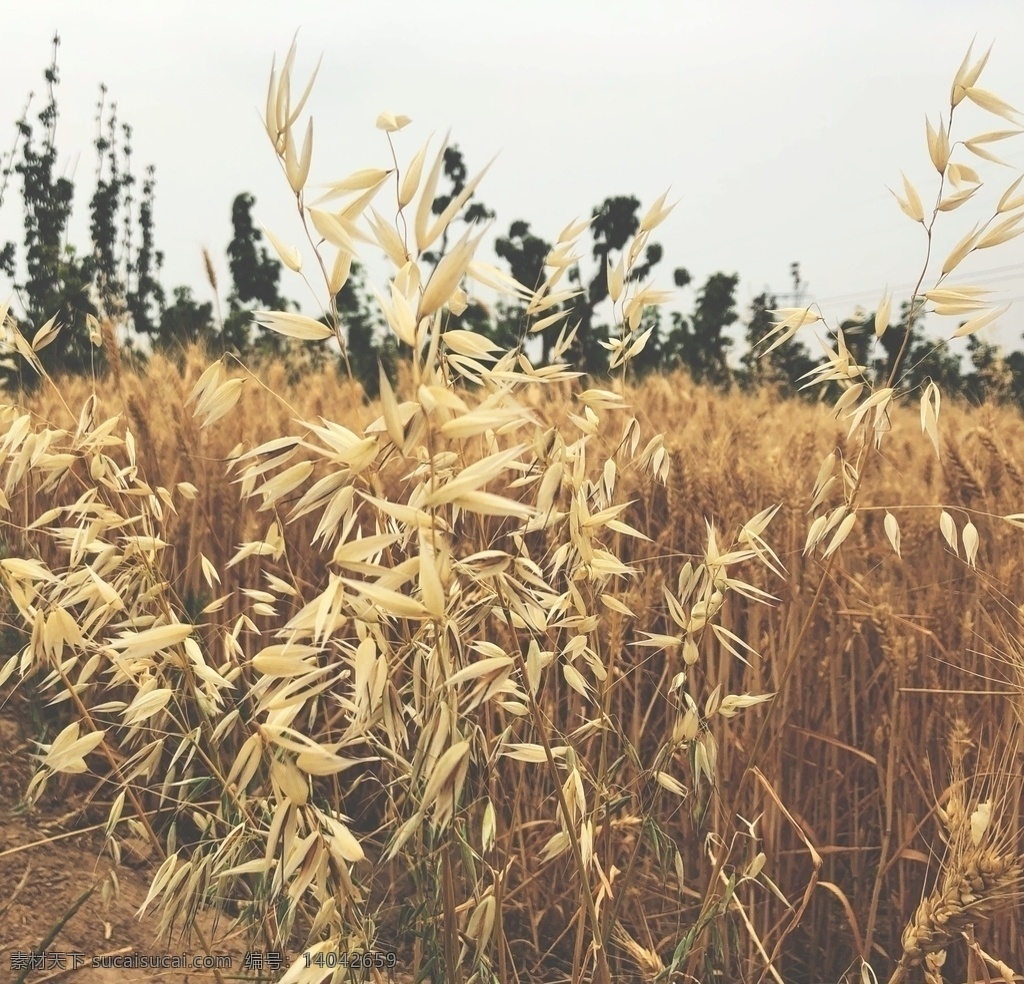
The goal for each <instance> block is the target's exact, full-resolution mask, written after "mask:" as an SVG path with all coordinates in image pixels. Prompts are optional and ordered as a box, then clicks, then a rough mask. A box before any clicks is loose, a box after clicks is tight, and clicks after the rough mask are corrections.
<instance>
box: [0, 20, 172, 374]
mask: <svg viewBox="0 0 1024 984" xmlns="http://www.w3.org/2000/svg"><path fill="white" fill-rule="evenodd" d="M59 46H60V37H59V35H55V36H54V38H53V55H52V61H51V64H50V65H49V67H48V68H47V69H46V71H45V73H44V78H45V80H46V91H47V102H46V105H45V106H44V107H43V109H42V111H41V112H40V113H39V114H38V116H37V119H38V122H39V124H40V127H41V143H40V145H39V146H38V147H37V146H36V143H35V139H34V137H35V131H34V129H33V126H32V125H31V124H30V123H29V122H28V119H27V115H28V113H27V108H26V112H25V114H23V116H22V118H21V119H20V120H19V121H18V122H17V124H16V126H17V131H18V138H19V140H20V142H21V160H20V161H19V162H18V163H14V154H15V152H16V150H17V146H16V147H15V151H12V153H11V160H10V162H8V163H7V165H6V166H5V167H4V169H3V178H4V183H3V185H2V186H0V205H2V204H3V193H4V191H5V190H6V183H7V180H8V179H9V177H10V175H11V174H17V175H18V176H19V177H20V178H21V182H22V203H23V217H24V240H23V244H24V264H23V266H24V271H25V277H24V279H23V280H21V281H20V282H19V281H18V280H17V276H18V261H17V252H16V249H15V246H14V244H13V243H7V244H6V245H5V246H4V248H3V250H2V251H0V269H2V271H3V272H4V273H5V274H6V275H7V276H8V277H10V278H11V280H12V281H14V286H15V290H16V294H17V296H18V300H19V304H20V305H21V308H22V311H23V320H24V321H25V322H27V325H28V330H27V331H26V334H33V333H34V330H35V329H37V328H38V327H40V326H41V325H42V324H43V323H45V322H46V321H48V320H49V319H51V318H55V319H56V322H57V323H58V324H60V325H61V326H62V330H61V331H60V333H59V334H58V335H57V336H56V339H55V340H54V342H53V343H52V344H50V345H49V346H48V347H46V348H45V349H43V350H42V351H41V352H40V353H39V355H40V359H41V361H42V363H43V365H44V367H45V368H46V369H47V371H50V372H59V371H64V372H85V371H88V370H90V369H92V368H99V367H101V366H102V365H103V356H102V352H101V351H100V350H98V349H96V348H95V347H94V346H92V345H91V343H90V341H89V336H88V332H87V330H86V318H87V316H94V317H97V316H101V315H103V316H108V317H111V318H113V319H122V318H123V317H124V316H125V315H126V314H131V315H132V316H137V317H138V318H139V320H140V321H144V319H145V318H146V317H147V316H148V314H149V311H150V309H151V307H152V306H153V305H154V304H155V305H157V306H159V305H161V304H162V303H163V295H162V292H161V291H160V289H159V285H158V284H157V282H156V280H155V278H154V277H153V275H152V264H153V263H154V262H155V263H156V265H157V266H159V264H160V262H161V261H162V255H161V254H160V253H159V252H156V251H155V250H154V248H153V235H152V191H153V185H154V179H153V169H152V168H149V169H148V170H147V175H148V179H147V182H146V184H145V186H144V189H143V200H142V205H141V208H140V218H139V225H140V227H141V230H142V247H141V248H139V249H138V250H137V251H136V252H135V255H134V256H133V249H134V248H135V247H134V235H133V232H134V223H133V219H132V211H131V206H132V196H131V188H132V185H133V184H134V180H135V179H134V177H133V176H132V173H131V142H130V141H131V127H129V126H127V125H123V126H121V127H118V123H117V107H116V104H112V105H111V108H110V114H109V119H108V121H107V124H106V136H104V132H103V131H104V122H103V117H104V110H105V96H106V88H105V87H104V86H101V87H100V100H99V103H98V108H97V129H98V132H97V137H96V140H95V142H94V145H95V147H96V151H97V170H96V190H95V192H94V194H93V196H92V199H91V201H90V218H91V221H90V234H91V239H92V243H91V249H90V251H89V252H88V253H86V254H83V255H79V254H78V252H77V251H76V250H75V248H74V247H73V246H72V245H70V244H69V243H67V241H66V239H67V227H68V221H69V219H70V216H71V209H72V205H73V201H74V184H73V182H72V181H71V180H70V179H69V178H66V177H57V176H56V175H55V167H56V161H57V148H56V142H55V140H56V125H57V119H58V109H57V101H56V87H57V85H58V83H59V73H58V68H57V49H58V48H59ZM30 101H31V97H30ZM119 132H120V134H121V138H122V143H121V144H120V145H119V143H118V133H119ZM119 152H120V155H121V158H122V160H120V161H119V158H118V154H119ZM119 228H120V232H121V234H122V239H121V242H120V244H119V243H118V232H119ZM23 369H24V364H23V362H22V361H21V360H18V362H17V368H16V369H15V370H14V371H13V373H8V381H9V382H13V381H14V379H15V377H17V379H18V381H19V382H20V383H21V384H22V385H25V386H31V385H34V383H35V382H36V380H35V377H34V375H33V374H32V373H31V372H29V373H28V374H26V373H25V372H24V371H23Z"/></svg>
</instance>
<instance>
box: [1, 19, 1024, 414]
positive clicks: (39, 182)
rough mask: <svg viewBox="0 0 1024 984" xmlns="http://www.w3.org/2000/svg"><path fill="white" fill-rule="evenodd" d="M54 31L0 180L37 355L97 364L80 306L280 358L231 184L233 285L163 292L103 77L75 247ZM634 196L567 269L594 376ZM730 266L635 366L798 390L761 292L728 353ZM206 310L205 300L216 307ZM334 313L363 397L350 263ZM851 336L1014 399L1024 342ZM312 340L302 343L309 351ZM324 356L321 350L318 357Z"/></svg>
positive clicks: (131, 349) (875, 352)
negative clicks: (52, 322) (964, 355)
mask: <svg viewBox="0 0 1024 984" xmlns="http://www.w3.org/2000/svg"><path fill="white" fill-rule="evenodd" d="M59 44H60V39H59V37H54V39H53V60H52V62H51V65H50V66H49V68H48V69H47V70H46V72H45V80H46V94H47V101H46V105H45V106H44V108H43V109H42V111H41V112H39V113H38V115H37V120H38V131H37V129H36V128H34V127H33V125H31V124H30V123H29V122H28V110H27V108H26V111H25V113H24V114H23V117H22V119H21V120H19V121H18V123H17V129H18V144H20V160H16V155H17V151H18V144H16V147H15V150H14V151H12V152H11V155H10V159H9V160H6V161H5V162H4V165H5V166H4V167H3V172H2V178H0V207H2V205H3V200H4V195H5V192H6V191H7V188H8V184H9V181H10V179H11V177H12V175H17V176H18V177H19V178H20V180H21V186H22V187H21V192H22V201H23V214H24V239H23V252H22V263H21V264H20V269H21V271H23V276H21V277H20V279H19V263H18V251H17V249H16V247H15V245H14V243H11V242H8V243H6V244H4V245H2V247H0V271H2V272H3V273H4V274H5V275H6V276H7V277H8V278H9V279H10V280H11V281H12V282H13V283H14V284H15V290H16V295H17V298H18V302H19V304H20V306H21V308H22V314H23V320H24V322H26V323H27V324H28V325H31V326H34V327H39V326H40V325H42V324H44V323H45V322H46V321H47V320H49V319H50V318H51V317H53V316H54V315H56V317H57V320H58V321H59V322H60V323H61V324H63V325H65V326H67V327H66V328H65V330H63V331H62V332H61V333H60V335H59V336H58V337H57V340H56V341H55V342H54V343H53V344H52V345H50V346H49V347H48V348H46V349H44V350H43V351H42V353H41V357H42V358H43V361H44V364H45V365H47V368H48V369H50V370H52V371H57V372H59V371H64V372H71V373H82V372H89V371H96V370H102V368H103V362H104V356H103V352H102V350H101V349H97V348H96V347H95V346H93V345H91V344H90V342H89V338H88V333H87V332H86V331H85V327H84V326H85V323H86V318H87V316H89V315H92V316H94V317H99V316H100V315H105V316H108V317H111V318H113V319H115V320H117V321H118V322H120V323H125V324H128V325H129V326H130V328H131V331H130V333H129V336H128V337H127V338H126V339H122V344H123V345H124V346H125V348H126V350H127V353H126V354H131V355H133V356H134V357H135V358H137V359H139V360H144V359H145V353H146V352H147V351H149V350H164V351H173V350H175V349H178V348H182V347H184V346H185V345H187V344H189V343H192V342H202V343H204V344H205V345H206V346H207V347H208V348H209V349H210V350H211V351H212V352H215V353H222V352H227V351H231V352H234V353H236V354H237V355H239V356H242V357H246V358H250V359H258V358H260V357H262V356H274V357H278V358H280V357H281V356H282V355H284V349H283V345H284V340H283V339H282V338H281V336H279V335H276V334H274V333H272V332H260V333H254V332H253V330H252V328H251V312H252V311H253V310H254V309H258V308H268V309H275V310H288V309H297V307H298V306H297V305H296V304H295V303H294V302H292V301H290V300H289V299H287V298H285V297H283V296H282V295H281V293H280V286H279V281H280V274H281V264H280V262H279V261H278V260H277V259H276V258H275V257H274V256H272V255H271V254H270V252H268V250H267V248H266V246H265V245H264V243H263V236H262V234H261V232H260V230H259V229H258V228H257V226H256V225H255V223H254V222H253V214H252V213H253V206H254V204H255V200H254V198H253V197H252V195H250V194H247V193H242V194H239V195H238V196H237V197H236V198H235V200H234V202H233V203H232V206H231V223H232V230H233V234H232V238H231V241H230V243H229V244H228V247H227V261H228V269H229V271H230V274H231V280H232V284H231V289H230V292H229V294H228V298H227V313H226V314H224V313H223V312H222V311H221V309H220V305H219V300H217V298H218V297H219V284H218V282H217V277H216V272H215V267H214V264H213V262H212V258H211V257H209V255H207V256H206V257H205V259H206V269H207V275H208V280H209V282H210V288H211V290H212V293H213V296H214V299H215V303H214V302H201V301H199V300H198V299H197V297H196V294H195V292H194V291H193V290H192V288H191V287H188V286H178V287H175V288H174V289H173V290H172V292H171V300H170V301H168V298H167V296H166V294H165V292H164V290H163V288H162V286H161V284H160V271H161V269H162V265H163V259H164V255H163V253H162V252H161V251H159V250H157V249H156V247H155V238H154V232H153V217H154V190H155V184H156V182H155V170H154V168H153V167H152V165H150V166H149V167H147V168H146V170H145V179H144V180H143V182H142V187H141V193H137V192H136V178H135V176H134V174H133V171H132V163H133V162H132V147H131V138H132V130H131V127H130V126H129V125H128V124H124V123H119V121H118V119H117V106H116V104H113V103H112V104H110V105H109V107H108V105H107V98H106V97H107V92H106V89H105V87H103V86H101V87H100V97H99V100H98V103H97V112H96V128H97V130H96V138H95V141H94V144H95V149H96V155H97V163H96V189H95V192H94V193H93V196H92V198H91V200H90V202H89V212H90V219H91V221H90V238H91V246H90V249H89V250H88V251H85V252H81V253H79V252H78V251H77V250H76V249H75V248H74V247H73V246H72V245H70V244H68V242H67V232H68V223H69V219H70V216H71V209H72V205H73V199H74V185H73V183H72V181H71V180H70V179H68V178H66V177H58V176H56V174H55V165H56V160H57V150H56V146H55V133H56V122H57V115H58V113H57V102H56V86H57V84H58V70H57V57H56V56H57V49H58V47H59ZM37 141H38V144H37ZM444 176H445V179H446V182H447V187H446V188H445V189H444V190H443V192H442V193H441V194H439V195H438V196H437V198H436V199H435V201H434V202H433V211H434V214H436V215H440V214H441V212H442V211H443V210H444V209H445V207H446V206H447V205H448V203H449V202H450V201H451V200H452V198H453V197H454V196H457V195H458V194H460V192H462V190H463V189H464V187H465V184H466V180H467V169H466V164H465V160H464V158H463V155H462V153H461V152H460V151H459V149H458V148H457V147H450V148H449V149H448V150H447V151H446V153H445V157H444ZM470 202H471V207H470V209H469V210H468V212H467V215H466V220H467V221H469V222H482V221H487V220H490V219H493V218H494V212H493V211H492V210H491V209H489V208H488V207H487V206H486V205H485V204H483V203H482V202H480V201H479V200H478V199H474V198H471V199H470ZM639 209H640V202H639V201H638V200H637V199H636V198H634V197H632V196H616V197H611V198H607V199H605V200H604V201H603V202H602V203H601V204H600V205H598V206H596V207H595V208H594V209H593V211H592V218H593V222H592V225H591V234H592V239H593V247H592V257H591V259H592V264H591V265H590V266H589V269H588V270H585V269H584V268H583V267H582V266H581V265H580V264H577V265H576V266H575V267H574V268H573V269H572V271H571V272H570V279H571V282H572V283H573V285H574V286H575V287H576V289H577V291H578V295H577V297H576V298H575V299H574V300H573V301H572V302H571V310H570V312H569V316H568V323H569V324H570V325H577V324H578V325H579V328H578V331H577V334H576V338H575V342H574V345H573V348H571V349H570V351H569V352H568V353H567V358H569V359H570V360H571V361H572V362H573V363H574V364H576V365H578V366H580V367H581V368H583V369H584V370H585V371H587V372H588V373H591V374H594V375H601V374H602V373H604V372H605V371H606V370H607V364H608V363H607V349H606V348H605V347H604V346H603V345H602V342H606V341H607V339H608V336H609V331H610V330H611V328H610V325H609V324H608V321H607V319H606V318H605V317H604V312H605V311H606V309H607V307H608V305H607V304H606V302H607V300H608V287H607V276H606V273H605V271H606V269H607V264H608V262H609V261H611V262H614V261H615V260H616V259H617V257H618V255H619V253H620V252H621V250H622V249H623V248H624V247H625V245H626V243H627V242H628V241H629V240H630V237H631V236H632V235H633V234H634V233H635V232H636V231H637V228H638V226H639V223H640V216H639V214H638V213H639ZM446 247H447V242H446V241H443V242H442V243H441V244H440V245H439V248H438V250H437V252H436V253H434V254H432V255H428V256H427V257H426V259H427V261H428V263H433V264H435V265H436V263H437V262H439V260H440V258H441V256H442V255H443V254H444V251H445V249H446ZM494 249H495V252H496V254H497V255H498V257H499V258H500V259H501V260H503V261H504V262H505V263H506V264H507V265H508V268H509V271H510V273H511V274H512V276H513V277H515V278H516V279H517V280H519V281H520V282H521V283H523V284H526V285H528V286H534V285H536V284H537V283H539V282H540V281H541V280H542V279H543V265H544V260H545V257H546V256H547V255H548V253H549V251H550V249H551V244H550V243H547V242H545V241H544V240H543V239H542V238H540V237H538V236H537V235H535V234H534V233H533V232H532V231H531V229H530V225H529V223H528V222H526V221H524V220H516V221H514V222H513V223H512V224H511V226H510V227H509V231H508V234H507V235H505V236H502V237H499V238H498V239H497V240H496V242H495V244H494ZM663 258H664V251H663V249H662V247H661V245H660V244H658V243H650V244H648V246H647V248H646V252H645V255H644V258H643V262H642V263H640V264H638V266H637V267H636V269H635V270H634V274H633V276H634V278H635V279H636V280H637V281H646V280H647V279H648V278H650V277H651V276H652V274H653V272H654V270H655V268H656V267H658V266H659V265H660V264H661V263H662V260H663ZM792 275H793V286H794V292H795V293H796V294H799V293H800V288H801V281H800V270H799V266H798V265H797V264H795V263H794V264H793V266H792ZM671 277H672V281H673V282H674V284H675V286H676V287H679V288H683V287H687V286H689V285H690V284H691V277H690V274H689V272H688V271H687V270H686V269H685V268H683V267H679V268H676V269H675V270H674V271H673V272H672V275H671ZM738 282H739V277H738V275H737V274H726V273H714V274H712V275H711V276H710V277H708V279H707V280H706V282H705V283H704V284H703V286H702V287H700V288H699V289H698V290H696V294H695V303H694V306H693V311H692V313H691V314H689V315H684V314H682V313H680V312H673V313H672V314H671V315H670V321H669V323H667V324H664V323H662V319H661V317H660V314H654V315H651V320H650V321H649V322H648V326H651V327H654V329H655V330H654V331H653V332H652V335H651V338H650V341H649V342H648V344H647V346H646V348H645V349H644V350H643V351H642V352H641V353H640V355H639V356H638V357H637V359H636V360H635V361H634V362H633V366H634V367H635V369H636V371H638V372H639V373H647V372H652V371H656V370H663V369H666V368H677V367H678V368H685V369H687V370H688V371H689V372H690V373H691V374H692V376H693V377H694V379H695V380H697V381H699V382H704V383H708V384H711V385H716V386H721V387H729V386H733V385H739V386H742V387H744V388H748V389H753V388H757V387H760V386H765V385H771V386H775V387H777V388H779V389H780V390H782V391H784V392H787V393H791V392H798V390H797V385H798V384H795V383H794V380H799V378H800V377H801V376H803V375H804V374H805V373H807V372H809V371H810V370H811V369H813V368H814V367H815V366H816V365H817V364H818V362H819V360H818V359H817V358H813V357H812V355H811V353H810V352H809V351H808V350H807V348H806V347H805V346H804V345H802V344H801V343H800V342H798V341H795V340H793V341H790V342H788V343H787V344H785V345H783V346H780V347H779V348H778V349H776V350H775V351H774V352H772V353H771V355H770V356H769V357H768V358H762V357H759V355H758V352H757V350H756V348H755V345H756V343H757V341H758V340H759V339H761V338H762V337H763V336H764V335H765V333H766V332H767V331H768V330H769V328H770V326H771V320H772V316H771V313H770V312H771V310H772V309H773V308H775V307H777V306H778V305H777V301H776V299H775V297H773V296H771V295H770V294H769V293H768V292H764V293H762V294H761V295H760V296H758V297H756V298H755V299H754V301H753V303H752V305H751V309H750V316H749V318H748V320H747V322H746V326H745V327H746V330H745V341H746V347H745V350H744V351H743V353H742V354H741V355H740V357H739V360H738V362H739V368H737V367H736V366H735V361H736V360H731V359H730V355H731V350H732V348H733V346H734V345H735V344H736V341H737V340H736V339H735V338H734V337H733V336H732V335H730V334H729V330H730V329H732V328H733V326H734V325H736V323H737V322H738V321H739V313H738V312H737V309H736V297H735V293H736V287H737V284H738ZM215 306H216V310H215ZM338 308H339V313H340V315H341V317H342V321H343V323H344V325H345V326H346V331H347V343H348V350H349V359H350V364H351V366H352V370H353V372H354V374H355V375H356V376H357V377H358V378H359V379H360V381H361V382H362V383H363V384H364V386H365V387H366V388H367V390H368V391H369V392H370V393H371V394H372V393H373V392H374V390H375V387H376V382H377V378H378V370H377V366H378V362H382V363H383V364H384V365H385V366H386V367H389V366H392V365H393V363H394V361H395V359H396V358H397V357H398V356H399V355H400V353H399V352H398V350H397V347H396V342H395V340H394V339H393V338H391V337H390V336H386V335H385V334H384V333H383V332H382V330H381V329H382V323H381V320H380V318H379V316H378V314H377V311H376V309H375V306H374V304H373V303H372V302H371V301H370V299H369V296H368V292H367V290H366V285H365V276H364V273H363V271H362V270H361V269H359V268H358V266H356V267H355V268H354V269H353V274H352V276H351V277H350V279H349V281H348V283H347V284H346V285H345V287H344V289H343V290H342V292H341V294H340V295H339V297H338ZM456 320H457V321H458V322H459V324H458V326H459V327H464V328H471V329H472V330H474V331H479V332H481V333H483V334H485V335H487V336H489V337H491V338H493V339H494V340H495V341H497V342H499V343H501V344H502V345H504V346H511V345H515V344H517V343H518V342H520V341H521V340H522V337H523V330H524V323H525V312H524V311H523V310H522V309H521V308H520V307H517V306H516V305H515V304H509V303H502V302H499V303H498V305H497V306H496V307H495V308H494V309H491V308H488V307H487V306H485V305H484V304H483V303H479V302H474V303H471V304H470V305H469V307H468V308H467V309H466V311H465V312H463V314H462V315H461V316H459V318H458V319H456ZM843 328H844V329H845V330H846V337H847V343H848V345H849V347H850V349H851V351H852V352H853V354H854V355H855V357H856V358H857V361H858V363H859V364H861V365H866V366H869V367H870V368H871V370H872V372H874V373H875V374H876V376H881V375H883V374H884V375H888V372H889V370H890V369H891V368H892V364H893V361H894V360H895V359H896V358H897V355H898V353H899V352H900V350H901V348H902V346H903V341H904V338H905V337H906V335H907V333H908V332H909V333H910V335H911V339H910V343H909V345H908V348H907V354H906V356H905V361H904V363H903V365H902V367H901V369H902V370H903V371H904V372H905V379H906V382H907V383H908V384H909V385H911V386H916V385H917V384H919V383H920V382H921V381H923V380H924V379H926V378H931V379H934V380H936V381H937V382H938V383H939V384H940V385H941V386H942V388H943V391H944V392H946V393H950V394H956V393H959V394H962V395H964V396H966V397H968V398H970V399H972V400H977V401H981V400H984V399H992V398H996V399H1000V400H1012V401H1015V402H1016V403H1017V404H1019V405H1020V406H1022V407H1024V353H1020V352H1014V353H1011V354H1010V355H1009V356H1007V357H1005V358H1003V357H1002V356H1001V355H1000V353H999V352H998V351H997V350H996V349H995V347H994V346H992V345H990V344H987V343H985V342H982V341H979V340H978V339H977V338H976V337H972V338H970V339H969V346H970V348H969V359H970V363H971V369H970V370H965V368H964V367H963V365H962V362H961V360H960V359H959V358H958V357H957V356H955V355H953V354H952V353H950V352H949V351H948V349H947V348H946V346H945V345H944V343H935V342H933V341H931V340H928V339H927V338H926V337H925V336H924V333H923V331H922V327H921V324H920V319H918V318H915V319H914V323H908V305H904V308H903V312H902V316H901V319H900V321H899V322H898V323H897V324H896V325H895V326H892V327H891V328H890V329H889V330H888V331H887V332H886V333H885V334H884V335H883V337H882V339H881V341H880V343H876V342H875V338H874V314H873V313H872V314H869V315H865V316H864V317H863V319H852V320H849V321H847V322H845V323H844V324H843ZM557 331H558V328H557V327H556V328H552V329H550V330H549V331H547V332H542V333H541V336H540V339H539V343H538V344H539V347H540V351H539V352H538V353H537V354H538V355H539V356H540V357H541V358H543V359H544V360H545V361H546V360H547V359H548V358H549V355H550V351H551V348H552V346H553V344H554V341H555V337H556V335H557ZM307 351H308V349H307ZM323 358H326V355H324V356H323ZM22 366H23V363H22V360H20V359H13V358H12V359H9V360H7V361H6V362H4V363H0V375H2V376H3V377H4V381H5V382H6V383H7V384H8V385H12V384H14V385H23V386H24V385H29V384H31V382H32V380H30V379H28V378H26V377H23V376H22V375H21V372H22Z"/></svg>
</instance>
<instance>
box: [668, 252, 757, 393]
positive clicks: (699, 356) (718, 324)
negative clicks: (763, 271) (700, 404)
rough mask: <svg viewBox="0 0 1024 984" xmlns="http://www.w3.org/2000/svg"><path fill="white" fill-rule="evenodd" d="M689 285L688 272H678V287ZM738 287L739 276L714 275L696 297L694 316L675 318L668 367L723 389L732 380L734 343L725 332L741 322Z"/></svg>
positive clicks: (681, 270)
mask: <svg viewBox="0 0 1024 984" xmlns="http://www.w3.org/2000/svg"><path fill="white" fill-rule="evenodd" d="M689 282H690V274H689V272H688V271H687V270H685V269H684V268H680V269H678V270H676V271H675V283H676V286H677V287H685V286H686V285H687V284H688V283H689ZM738 283H739V274H732V275H731V276H730V275H726V274H724V273H713V274H711V276H710V277H708V279H707V281H706V282H705V283H704V286H703V287H702V288H701V289H700V291H699V292H698V293H697V304H696V306H695V308H694V311H693V314H692V315H691V316H690V317H689V318H687V317H686V316H685V315H683V314H680V313H679V312H674V313H673V314H672V329H671V331H670V332H669V333H668V337H667V339H666V340H665V348H664V354H665V358H666V359H667V360H668V362H669V364H675V365H682V366H685V367H686V368H687V369H688V370H689V371H690V374H691V375H692V376H693V378H694V380H695V381H696V382H707V383H711V384H713V385H717V386H722V385H728V383H729V382H730V380H731V377H732V373H731V371H730V369H729V365H728V361H727V359H728V350H729V348H730V347H731V346H732V339H731V338H729V336H728V335H726V334H725V329H726V328H728V327H729V326H730V325H732V324H735V322H736V321H737V320H738V319H739V314H738V313H737V312H736V307H735V305H736V297H735V294H736V285H737V284H738Z"/></svg>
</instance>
